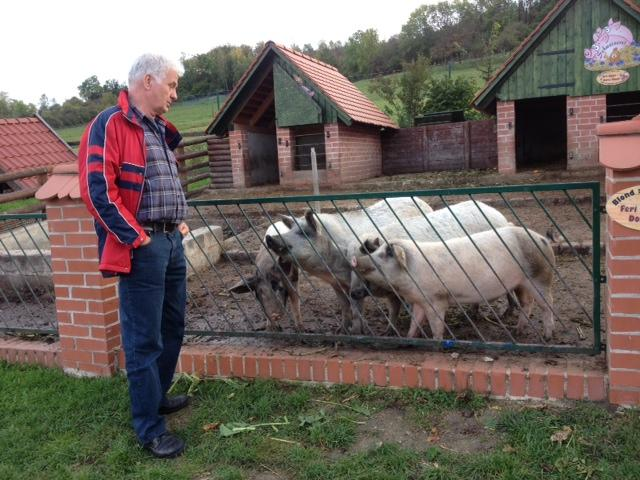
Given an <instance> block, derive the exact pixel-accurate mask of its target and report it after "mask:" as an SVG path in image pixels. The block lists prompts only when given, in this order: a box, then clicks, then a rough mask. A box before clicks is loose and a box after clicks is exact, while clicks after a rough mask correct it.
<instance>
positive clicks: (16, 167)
mask: <svg viewBox="0 0 640 480" xmlns="http://www.w3.org/2000/svg"><path fill="white" fill-rule="evenodd" d="M75 161H76V155H75V154H74V153H73V151H72V150H71V148H70V147H69V146H68V145H67V144H66V143H65V142H64V141H63V140H61V139H60V138H59V137H58V136H57V135H56V134H55V133H54V132H53V131H52V130H51V129H50V128H49V126H48V125H47V124H46V123H44V122H43V121H42V120H40V118H38V117H29V118H0V172H1V173H10V172H16V171H20V170H25V169H28V168H34V167H45V166H51V165H58V164H61V163H69V162H75ZM16 183H18V184H20V185H21V186H23V188H33V187H36V186H37V185H38V183H37V180H36V179H35V178H25V179H23V180H17V181H16Z"/></svg>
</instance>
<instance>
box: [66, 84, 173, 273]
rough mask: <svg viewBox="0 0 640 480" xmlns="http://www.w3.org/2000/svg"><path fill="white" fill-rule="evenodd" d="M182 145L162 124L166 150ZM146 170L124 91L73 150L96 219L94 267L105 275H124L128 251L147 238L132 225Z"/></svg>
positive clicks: (84, 196) (143, 150)
mask: <svg viewBox="0 0 640 480" xmlns="http://www.w3.org/2000/svg"><path fill="white" fill-rule="evenodd" d="M163 120H165V119H163ZM165 122H166V120H165ZM181 140H182V137H181V136H180V134H179V133H178V131H177V130H176V128H175V127H174V126H173V125H172V124H171V123H169V122H167V127H166V137H165V141H166V142H167V146H168V147H169V148H170V149H171V150H173V149H175V148H176V147H177V146H178V144H179V143H180V141H181ZM145 166H146V148H145V144H144V131H143V129H142V127H141V126H140V124H139V123H138V121H137V119H136V117H135V115H134V113H133V112H132V111H131V109H130V108H129V95H128V92H127V91H126V90H124V91H122V92H120V96H119V97H118V105H116V106H114V107H111V108H109V109H107V110H104V111H103V112H101V113H100V114H98V116H97V117H96V118H94V119H93V121H92V122H91V123H90V124H89V126H88V127H87V129H86V130H85V132H84V134H83V135H82V140H80V148H79V151H78V172H79V180H80V195H81V196H82V200H83V201H84V203H85V205H86V206H87V208H88V209H89V212H90V213H91V215H93V216H94V217H95V219H96V222H95V227H96V234H97V235H98V252H99V256H100V267H99V268H100V271H101V272H102V273H103V275H105V276H113V275H117V274H120V273H129V272H130V271H131V250H132V249H134V248H136V247H138V246H139V245H140V244H141V243H142V242H143V241H144V240H145V238H146V237H147V235H146V233H145V232H144V230H143V229H142V227H141V226H140V225H139V224H138V222H137V221H136V214H137V213H138V208H139V207H140V200H141V198H142V187H143V186H144V175H145Z"/></svg>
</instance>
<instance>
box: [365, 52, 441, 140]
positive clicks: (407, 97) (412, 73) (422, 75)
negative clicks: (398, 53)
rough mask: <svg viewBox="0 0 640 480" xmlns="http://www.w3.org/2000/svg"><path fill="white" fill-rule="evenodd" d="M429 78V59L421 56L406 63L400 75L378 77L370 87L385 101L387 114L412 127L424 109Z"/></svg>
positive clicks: (401, 124) (405, 125) (401, 123)
mask: <svg viewBox="0 0 640 480" xmlns="http://www.w3.org/2000/svg"><path fill="white" fill-rule="evenodd" d="M429 78H430V71H429V61H428V60H427V59H426V58H424V57H422V56H420V57H418V59H417V60H416V61H414V62H410V63H405V64H404V66H403V72H402V73H401V74H400V75H397V76H394V77H392V76H387V77H380V78H377V79H375V80H374V81H373V82H372V84H371V86H370V88H371V90H372V91H373V92H375V93H377V94H378V95H380V96H381V97H382V99H383V100H384V101H385V103H386V105H385V106H384V107H383V109H384V111H385V112H386V113H387V114H389V115H391V116H392V117H394V118H395V119H396V121H397V122H398V124H399V125H400V126H401V127H411V126H413V124H414V120H415V117H416V116H417V115H418V114H420V113H422V112H423V111H424V107H425V105H424V101H425V97H426V94H427V89H428V85H429Z"/></svg>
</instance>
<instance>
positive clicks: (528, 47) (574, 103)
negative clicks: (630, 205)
mask: <svg viewBox="0 0 640 480" xmlns="http://www.w3.org/2000/svg"><path fill="white" fill-rule="evenodd" d="M639 35H640V6H638V4H637V3H636V2H635V1H633V0H560V1H559V2H558V3H557V4H556V5H555V6H554V7H553V8H552V9H551V11H549V13H548V14H547V15H546V16H545V18H544V19H543V20H542V21H541V22H540V24H539V25H538V26H537V27H536V28H535V29H534V30H533V31H532V32H531V34H530V35H529V36H528V37H527V38H526V39H525V40H524V41H523V42H522V43H521V44H520V45H519V46H518V48H516V49H515V50H514V51H513V52H512V54H511V55H510V57H509V58H508V60H507V61H506V62H505V64H504V65H503V66H502V67H501V68H500V69H499V70H498V72H497V73H496V74H495V75H494V76H493V77H492V78H491V79H490V80H489V81H488V82H487V83H486V85H485V86H484V88H483V89H482V90H481V91H480V93H479V94H478V95H477V96H476V98H475V99H474V102H473V103H474V106H475V107H476V108H477V109H479V110H481V111H484V112H487V113H490V114H495V115H496V117H497V120H496V121H497V132H498V134H497V142H498V169H499V171H500V172H504V173H511V172H515V171H516V170H523V169H525V170H526V169H532V168H560V169H568V170H576V169H581V168H585V167H595V166H597V165H598V139H597V136H596V126H597V125H598V124H599V123H603V122H611V121H619V120H627V119H629V118H631V117H633V116H634V115H637V114H638V113H640V69H638V68H636V67H638V66H639V65H640V37H639Z"/></svg>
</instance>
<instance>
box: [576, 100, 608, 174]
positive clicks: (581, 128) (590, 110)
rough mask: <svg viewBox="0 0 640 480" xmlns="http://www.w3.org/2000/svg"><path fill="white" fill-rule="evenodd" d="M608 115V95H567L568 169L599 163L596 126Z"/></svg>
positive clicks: (593, 165)
mask: <svg viewBox="0 0 640 480" xmlns="http://www.w3.org/2000/svg"><path fill="white" fill-rule="evenodd" d="M606 117H607V96H606V95H592V96H589V97H567V170H576V169H580V168H584V167H595V166H597V165H598V135H597V133H596V127H597V126H598V125H599V124H600V123H603V122H604V121H605V120H606Z"/></svg>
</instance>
